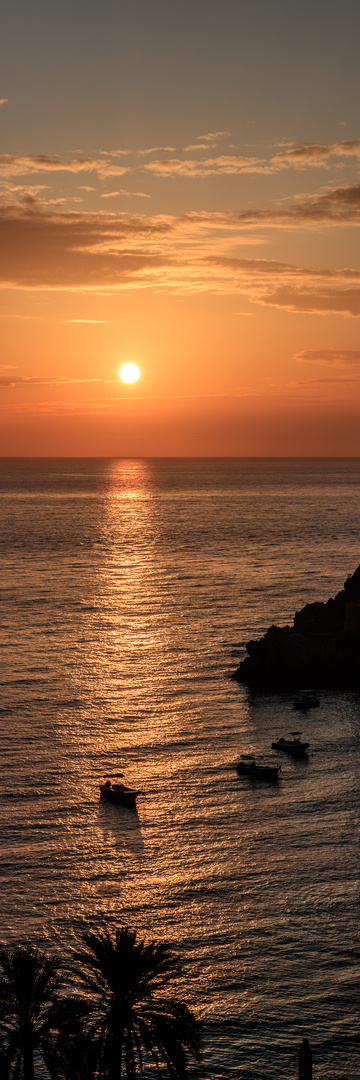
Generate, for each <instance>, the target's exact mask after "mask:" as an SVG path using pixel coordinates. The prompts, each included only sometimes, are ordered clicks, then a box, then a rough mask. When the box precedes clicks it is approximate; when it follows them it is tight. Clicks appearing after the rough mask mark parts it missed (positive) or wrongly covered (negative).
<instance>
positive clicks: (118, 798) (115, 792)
mask: <svg viewBox="0 0 360 1080" xmlns="http://www.w3.org/2000/svg"><path fill="white" fill-rule="evenodd" d="M100 795H101V798H102V799H107V800H108V802H112V803H117V805H118V806H127V807H129V808H131V809H133V810H135V809H136V799H137V797H138V795H141V791H140V790H136V789H135V788H128V787H125V784H112V783H111V781H110V780H106V782H105V784H100Z"/></svg>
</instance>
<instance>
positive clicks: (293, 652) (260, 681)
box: [233, 566, 360, 690]
mask: <svg viewBox="0 0 360 1080" xmlns="http://www.w3.org/2000/svg"><path fill="white" fill-rule="evenodd" d="M246 648H247V651H248V656H247V657H246V658H245V660H242V662H241V664H240V666H239V667H238V669H237V671H235V672H234V675H233V678H234V679H237V681H238V682H241V683H246V684H247V685H248V686H251V687H253V688H255V687H259V689H260V688H261V689H270V690H281V689H287V688H288V689H290V688H291V689H298V688H299V687H307V686H316V687H319V688H321V687H322V688H324V689H326V688H330V687H332V688H336V687H339V688H340V687H345V686H346V687H349V686H353V687H354V686H359V685H360V566H358V568H357V570H355V573H354V574H353V575H352V577H349V578H348V579H347V581H346V582H345V585H344V588H343V589H342V590H341V592H339V593H337V595H336V596H335V597H334V598H332V597H331V598H330V600H327V602H326V603H321V602H318V603H315V604H306V605H305V607H303V608H302V609H301V611H297V612H296V614H295V618H294V623H293V626H270V629H269V630H267V631H266V634H264V637H262V638H259V639H258V641H249V642H248V644H247V646H246Z"/></svg>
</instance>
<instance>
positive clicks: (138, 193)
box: [100, 188, 151, 199]
mask: <svg viewBox="0 0 360 1080" xmlns="http://www.w3.org/2000/svg"><path fill="white" fill-rule="evenodd" d="M115 195H126V196H128V198H132V197H133V196H134V198H136V199H150V198H151V195H147V194H146V192H145V191H126V189H125V188H120V189H119V191H104V192H103V194H102V195H100V198H101V199H112V198H113V197H114V196H115Z"/></svg>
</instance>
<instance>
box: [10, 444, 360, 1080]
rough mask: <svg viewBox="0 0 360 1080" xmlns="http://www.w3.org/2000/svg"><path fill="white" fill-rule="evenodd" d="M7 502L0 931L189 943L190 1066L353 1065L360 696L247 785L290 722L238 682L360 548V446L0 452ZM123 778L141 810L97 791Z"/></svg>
mask: <svg viewBox="0 0 360 1080" xmlns="http://www.w3.org/2000/svg"><path fill="white" fill-rule="evenodd" d="M0 517H1V539H0V544H1V567H2V594H1V597H2V618H1V640H2V651H1V656H2V667H1V700H0V705H1V708H0V714H1V768H2V789H1V798H0V824H1V838H2V890H1V896H0V910H1V923H0V935H1V940H2V942H3V943H5V944H15V943H23V942H28V941H29V942H33V943H36V944H39V945H41V946H42V947H45V948H46V949H52V948H56V949H57V948H58V949H61V951H62V953H65V954H66V952H69V953H70V952H71V948H72V947H73V945H74V943H75V942H76V941H77V940H78V936H79V934H80V932H81V930H83V929H84V928H85V927H89V926H91V927H93V928H103V927H105V926H106V927H108V928H110V929H111V928H114V927H116V926H118V925H120V924H121V923H127V924H129V925H131V926H133V927H136V928H138V930H139V933H140V935H143V936H145V937H147V938H154V939H156V940H164V939H167V940H168V941H170V942H171V944H172V945H173V946H174V947H175V948H176V949H177V950H179V951H180V952H181V954H182V956H183V958H184V977H183V979H182V981H181V982H180V984H179V985H178V987H177V992H178V993H183V994H184V996H185V998H186V1000H187V1001H188V1003H189V1004H190V1005H191V1006H192V1007H193V1008H194V1009H195V1010H196V1012H197V1013H198V1015H199V1016H201V1018H202V1019H203V1021H204V1041H205V1054H204V1059H203V1064H202V1066H201V1067H200V1069H199V1070H198V1069H197V1068H196V1069H192V1075H194V1076H197V1075H198V1074H199V1075H201V1076H203V1077H234V1078H235V1077H242V1078H243V1080H248V1078H249V1080H250V1078H251V1080H262V1078H265V1077H266V1078H272V1077H278V1078H280V1080H281V1078H282V1077H284V1078H285V1077H286V1078H292V1077H294V1078H295V1077H296V1075H297V1060H296V1050H297V1047H298V1045H299V1042H300V1041H301V1039H302V1038H303V1036H304V1035H305V1036H307V1037H308V1038H309V1039H310V1042H311V1044H312V1046H313V1050H314V1072H315V1074H316V1077H320V1078H321V1077H323V1078H326V1077H340V1076H342V1075H343V1074H344V1073H346V1072H347V1071H348V1072H349V1071H350V1072H351V1071H354V1070H355V1069H356V1067H357V1065H356V1063H355V1061H356V1052H357V1046H356V1040H357V1037H358V1017H357V1015H356V1000H357V989H358V981H357V980H358V967H357V963H356V956H357V953H356V920H355V915H354V911H355V901H356V895H357V881H358V862H357V846H356V845H357V836H356V826H357V808H358V792H359V716H360V697H359V695H358V694H356V693H349V694H344V693H341V694H334V693H332V694H323V696H322V698H321V708H320V709H318V710H314V711H312V712H310V713H308V714H307V715H306V717H301V724H300V726H301V727H302V728H303V735H304V737H305V736H306V738H307V739H308V740H309V742H310V743H311V750H312V754H311V756H310V757H309V759H308V760H305V761H300V762H296V761H295V762H293V761H291V760H284V761H283V762H282V777H281V780H280V783H279V784H278V785H277V786H271V785H251V784H250V783H249V782H248V781H247V780H246V779H245V780H244V779H242V780H241V779H240V778H239V777H238V776H237V773H236V771H235V765H236V762H237V761H238V759H239V755H240V754H241V753H243V752H246V751H248V750H251V751H257V752H259V753H264V754H266V753H268V752H271V749H270V748H271V741H272V739H273V738H274V737H276V736H277V735H280V734H287V733H288V732H289V730H292V728H293V727H294V726H295V727H297V726H298V725H299V720H298V714H294V713H293V710H292V697H291V695H290V696H287V695H284V696H279V695H278V696H275V695H272V696H255V697H252V696H251V695H249V693H248V692H247V691H246V689H245V688H243V687H240V686H239V685H237V684H236V683H235V682H233V681H231V680H230V678H229V675H230V673H231V672H232V671H233V670H234V668H235V667H236V666H237V662H238V658H239V656H241V655H243V654H244V644H245V642H246V641H247V640H248V639H249V637H250V636H256V635H259V634H261V633H262V632H264V630H265V629H266V628H267V627H268V626H269V625H270V624H271V623H272V622H278V623H285V622H286V621H291V620H292V618H293V614H294V611H295V610H296V609H297V608H299V607H301V606H302V605H303V604H304V603H306V602H308V601H312V600H315V599H325V598H327V597H328V596H329V595H334V594H335V592H336V591H337V590H338V589H339V588H341V587H342V584H343V582H344V580H345V578H346V577H347V576H348V574H350V573H352V572H353V571H354V570H355V568H356V566H357V565H358V563H359V562H360V544H359V536H360V461H358V460H350V461H345V460H342V461H335V460H334V461H329V460H328V461H321V460H317V461H311V460H304V461H299V460H292V461H291V460H290V461H259V460H248V461H246V460H170V461H168V460H138V461H135V460H129V461H126V460H106V459H103V460H78V459H77V460H70V459H68V460H55V459H52V460H49V461H46V460H33V461H27V462H26V461H20V460H3V461H2V463H1V480H0ZM294 716H295V717H296V723H295V721H294ZM120 772H124V773H125V778H126V782H128V783H130V784H135V785H138V786H140V787H141V788H142V789H143V792H144V794H143V795H142V796H140V797H139V800H138V815H137V816H136V814H135V813H134V812H132V811H128V810H124V809H121V808H117V807H113V806H111V805H106V804H102V803H101V802H100V801H99V797H98V796H99V788H98V784H99V781H101V780H102V779H103V778H104V777H105V776H106V775H108V774H110V775H113V776H114V775H115V774H116V773H120Z"/></svg>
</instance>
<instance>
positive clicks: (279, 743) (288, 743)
mask: <svg viewBox="0 0 360 1080" xmlns="http://www.w3.org/2000/svg"><path fill="white" fill-rule="evenodd" d="M290 735H292V736H293V737H292V739H283V738H281V739H277V740H276V742H272V743H271V746H272V748H273V750H283V751H284V753H285V754H292V757H304V754H305V753H306V751H307V749H308V747H309V746H310V743H308V742H301V731H290Z"/></svg>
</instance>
